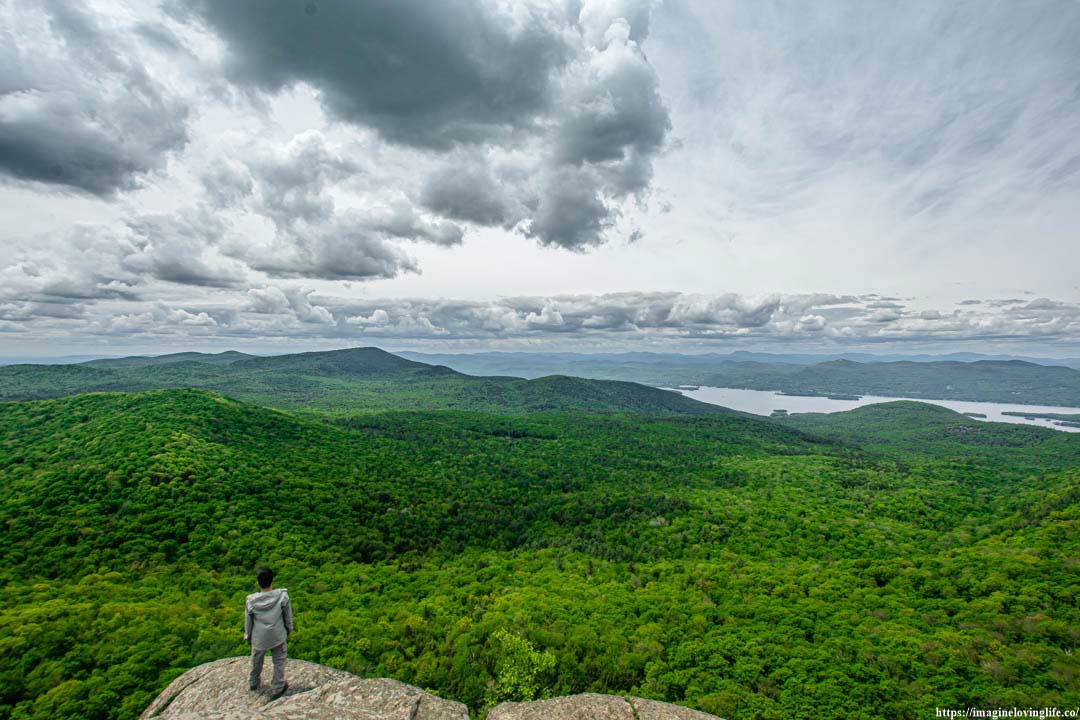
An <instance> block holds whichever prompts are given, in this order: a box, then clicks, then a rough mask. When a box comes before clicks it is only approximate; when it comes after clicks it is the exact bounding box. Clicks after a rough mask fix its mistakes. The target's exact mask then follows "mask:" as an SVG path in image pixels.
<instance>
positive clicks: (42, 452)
mask: <svg viewBox="0 0 1080 720" xmlns="http://www.w3.org/2000/svg"><path fill="white" fill-rule="evenodd" d="M375 357H377V358H381V360H382V361H384V362H386V363H389V367H388V368H384V370H389V371H391V372H402V373H404V374H405V377H413V375H411V373H413V372H415V371H417V369H416V368H412V367H411V366H410V365H407V364H402V363H398V362H396V361H394V360H392V359H390V358H383V357H381V356H375ZM356 360H357V359H356V358H355V357H350V356H349V355H337V356H331V357H329V358H326V357H319V358H316V361H317V362H318V363H328V365H325V366H324V371H326V372H332V373H333V374H334V376H335V377H338V378H340V377H341V375H342V373H345V372H353V373H360V374H363V373H367V372H371V369H370V368H371V366H370V364H368V363H364V362H358V361H357V362H356V363H354V361H356ZM237 362H238V363H239V362H244V363H248V362H252V363H254V361H249V360H242V361H237ZM292 363H300V367H303V368H305V370H306V371H308V372H310V371H311V370H310V368H311V367H312V366H311V364H310V363H309V362H308V361H307V360H297V359H292V360H286V359H278V360H274V361H273V362H272V363H268V364H267V365H264V364H262V363H255V365H256V367H262V368H264V371H265V372H267V373H268V374H271V375H272V374H274V373H276V372H278V371H279V370H280V371H281V372H293V371H295V368H296V367H297V366H296V365H294V364H292ZM235 364H237V363H233V365H235ZM274 364H284V367H282V366H280V365H279V366H278V367H277V370H274V369H273V366H274ZM161 367H168V365H165V366H161ZM425 372H426V371H425ZM439 372H443V373H444V374H445V373H446V371H439ZM380 377H382V375H380ZM446 377H448V378H451V379H453V378H454V377H455V376H454V375H451V374H446ZM551 382H554V383H556V384H562V383H563V382H564V380H562V379H559V378H556V379H554V380H552V381H551ZM580 387H582V386H578V385H573V386H571V387H570V388H556V389H557V390H559V391H560V392H561V391H568V392H570V391H575V390H576V389H579V388H580ZM584 387H586V388H592V387H597V386H595V385H591V384H586V385H585V386H584ZM599 387H605V386H603V385H600V386H599ZM583 401H584V402H592V401H591V400H590V399H589V398H584V399H583ZM864 410H866V411H871V410H872V411H873V413H875V414H874V418H876V419H874V418H868V419H867V420H866V422H862V421H860V422H850V420H851V416H848V417H847V418H846V420H848V422H840V423H837V424H836V426H835V427H833V428H831V429H830V428H826V427H824V426H823V425H820V424H819V426H817V427H815V428H814V429H815V431H818V430H820V431H821V432H822V433H823V434H826V435H829V436H830V437H831V440H817V439H815V438H814V437H812V436H811V435H808V434H807V433H806V432H804V431H801V430H797V429H794V428H790V427H786V426H785V425H781V424H779V423H777V422H774V421H771V420H767V419H761V418H753V417H746V416H742V415H737V414H732V413H726V414H725V413H718V414H717V413H714V414H704V415H694V414H681V415H677V414H670V413H669V414H651V415H650V414H632V413H615V414H611V413H580V412H569V413H568V412H555V413H552V412H548V413H531V414H516V415H496V414H492V413H478V412H461V411H453V412H451V411H439V412H431V411H425V412H401V411H395V412H364V413H361V414H356V415H351V416H340V417H329V416H326V415H318V414H312V413H303V414H298V413H291V412H281V411H278V410H273V409H269V408H266V407H262V406H259V405H254V404H250V403H246V402H242V401H238V400H235V399H229V398H226V397H223V396H221V395H218V394H216V393H213V392H209V391H205V390H191V389H168V390H154V391H150V392H144V393H91V394H81V395H76V396H74V397H67V398H62V399H55V400H44V401H33V402H7V403H0V526H2V527H4V530H5V535H4V542H3V543H0V637H2V638H3V640H2V641H0V717H3V718H20V719H35V720H36V719H41V720H44V719H45V718H48V719H49V720H56V719H61V720H63V719H67V718H71V719H74V718H78V719H79V720H99V719H108V720H133V719H134V718H135V717H137V716H138V714H139V712H140V711H141V709H142V708H143V707H145V706H146V704H147V703H148V702H149V700H150V699H151V698H152V697H153V696H154V695H156V694H157V692H159V691H160V690H161V689H162V688H163V687H164V686H165V685H166V684H168V683H169V682H170V681H171V680H172V679H174V678H175V677H177V676H178V675H179V674H180V673H182V672H183V671H184V670H185V669H186V668H188V667H192V666H194V665H197V664H200V663H202V662H206V661H209V660H212V659H215V658H220V657H228V656H233V655H237V654H242V653H243V652H244V645H243V642H242V640H241V634H240V628H241V622H240V619H241V611H240V609H241V608H242V603H243V599H244V596H245V594H246V593H247V592H250V591H251V590H252V589H253V588H252V582H253V580H252V569H253V567H254V566H255V565H256V564H258V563H269V564H271V565H272V566H273V567H274V568H275V569H276V570H277V572H278V576H279V579H280V580H281V584H282V585H284V586H287V587H288V588H289V590H290V594H291V596H292V598H293V604H294V609H295V612H296V622H297V630H296V632H295V633H294V637H293V638H291V639H290V644H289V652H290V656H291V657H295V658H298V659H307V660H312V661H315V662H320V663H323V664H327V665H331V666H334V667H338V668H342V669H345V670H348V671H350V672H354V673H356V674H358V675H362V676H386V677H394V678H397V679H400V680H402V681H404V682H408V683H411V684H414V685H418V686H421V687H426V688H431V689H432V690H434V691H436V692H438V693H439V694H440V695H442V696H443V697H449V698H454V699H458V700H461V701H463V702H465V703H467V704H468V705H469V706H470V708H471V709H472V710H473V711H474V713H482V712H483V711H484V709H485V708H486V707H489V705H488V703H490V702H493V701H497V700H498V699H499V698H494V699H493V698H492V696H491V690H490V689H491V687H492V684H491V681H492V678H493V677H495V675H496V674H497V673H498V672H500V668H504V667H505V663H506V662H507V661H506V656H505V654H504V649H503V648H504V644H500V641H499V640H498V638H500V637H505V634H506V633H511V635H512V637H513V638H515V639H514V642H515V643H516V646H517V647H520V648H522V652H525V653H544V654H547V655H550V656H551V657H552V658H553V659H554V661H553V663H552V664H551V665H550V666H549V667H550V669H549V670H544V671H542V672H536V671H534V672H533V675H531V676H530V677H531V678H532V681H533V682H535V683H536V686H537V688H539V689H540V690H541V691H543V692H546V693H550V694H552V695H563V694H571V693H577V692H587V691H596V692H608V693H614V694H632V695H638V696H644V697H650V698H656V699H662V700H667V701H673V702H679V703H683V704H686V705H689V706H690V707H694V708H698V709H702V710H705V711H708V712H712V713H714V714H717V715H720V716H722V717H727V718H732V719H733V720H750V719H751V718H782V717H820V716H824V717H840V716H844V717H869V716H871V715H873V716H876V715H888V716H895V717H923V716H926V715H927V713H931V714H932V713H933V711H934V707H940V706H949V707H966V706H976V707H996V706H998V705H999V704H1001V703H1008V704H1009V705H1014V704H1015V705H1032V706H1036V705H1038V706H1042V705H1051V706H1064V707H1068V706H1072V705H1074V704H1075V703H1076V702H1077V700H1078V699H1080V698H1078V697H1077V696H1078V693H1080V687H1078V686H1077V683H1076V680H1075V678H1076V677H1077V673H1078V670H1080V667H1078V660H1077V658H1076V656H1075V655H1074V654H1073V653H1072V649H1073V648H1074V647H1075V643H1076V640H1077V635H1076V628H1077V627H1080V611H1078V610H1077V607H1076V603H1075V598H1076V595H1077V592H1080V585H1078V580H1077V575H1076V573H1075V567H1074V565H1075V558H1076V556H1077V553H1078V552H1080V533H1078V523H1080V497H1078V495H1077V492H1078V491H1077V488H1078V487H1080V476H1078V474H1077V473H1078V470H1077V465H1076V464H1075V463H1074V462H1073V461H1071V460H1068V458H1069V457H1070V456H1069V452H1070V451H1071V452H1073V454H1075V450H1076V446H1077V445H1080V438H1077V437H1075V436H1071V435H1065V434H1061V433H1059V434H1056V435H1055V434H1054V433H1053V432H1052V431H1044V432H1041V433H1040V432H1038V429H1033V430H1035V432H1032V433H1030V434H1026V435H1022V434H1019V433H1011V432H1010V433H1008V437H1009V439H1010V440H1009V442H1008V443H984V444H980V445H979V446H978V447H979V448H980V452H979V454H978V455H977V456H975V457H970V456H968V451H969V450H970V448H971V446H970V444H969V443H968V442H967V441H968V437H966V436H965V435H964V434H959V435H958V434H956V433H951V432H947V431H945V430H947V429H948V428H951V427H966V426H967V422H965V419H963V418H956V417H953V416H952V415H951V414H950V415H946V414H944V413H939V414H938V415H937V416H935V418H937V419H934V418H930V419H929V421H930V422H931V423H937V424H936V425H934V426H933V428H932V429H931V430H930V431H928V432H927V437H931V436H933V435H934V434H935V433H937V434H938V435H940V438H939V439H938V441H937V442H938V443H939V444H938V445H937V446H934V445H931V444H929V443H926V442H924V437H923V436H918V435H904V434H903V432H910V433H913V432H915V431H916V430H915V429H916V426H917V425H918V424H919V423H923V422H926V421H927V414H928V413H932V412H936V410H935V409H930V408H925V407H922V406H919V405H914V406H912V405H909V404H900V405H898V406H885V407H878V408H873V409H871V408H865V409H864ZM871 419H873V422H872V423H871ZM811 420H812V419H810V420H807V423H806V424H807V425H810V424H812V422H811ZM968 422H970V421H968ZM871 426H872V427H875V428H877V429H876V430H874V431H873V432H870V433H868V434H867V433H864V434H863V435H862V436H853V435H852V433H853V432H856V431H859V432H862V431H863V429H864V428H865V427H871ZM978 426H979V427H980V428H984V427H986V425H985V424H978ZM845 427H847V428H849V430H845ZM904 428H907V430H904ZM1002 429H1003V430H1009V431H1011V430H1013V428H1002ZM1018 429H1019V430H1027V429H1026V428H1018ZM901 430H903V432H901ZM1049 435H1055V437H1057V438H1060V441H1061V444H1060V445H1058V446H1055V447H1056V449H1055V450H1054V451H1053V452H1050V449H1051V444H1050V443H1049V442H1048V440H1047V437H1044V436H1049ZM1002 437H1004V436H1002ZM857 441H864V442H868V443H870V444H871V445H873V446H874V447H871V448H870V450H869V451H866V450H864V449H862V448H861V447H859V442H857ZM838 443H842V444H838ZM1070 443H1071V445H1070ZM907 446H910V447H911V449H910V450H904V452H903V456H902V457H891V456H890V454H889V450H890V448H894V449H895V448H900V449H902V448H905V447H907ZM866 708H873V712H872V713H866V712H864V710H865V709H866Z"/></svg>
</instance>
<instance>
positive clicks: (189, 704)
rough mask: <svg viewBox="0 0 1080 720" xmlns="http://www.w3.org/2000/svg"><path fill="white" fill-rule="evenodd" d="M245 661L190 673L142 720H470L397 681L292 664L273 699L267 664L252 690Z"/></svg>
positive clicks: (452, 705) (458, 708)
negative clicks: (282, 687)
mask: <svg viewBox="0 0 1080 720" xmlns="http://www.w3.org/2000/svg"><path fill="white" fill-rule="evenodd" d="M248 663H249V660H248V658H246V657H236V658H226V659H224V660H217V661H215V662H211V663H206V664H205V665H200V666H198V667H195V668H192V669H191V670H188V671H187V672H186V673H184V674H183V675H181V676H180V677H178V678H176V680H174V681H173V682H172V683H171V684H170V685H169V686H168V687H167V688H165V690H164V691H163V692H162V693H161V694H160V695H159V696H158V697H157V699H155V700H154V702H152V703H151V704H150V706H149V707H147V708H146V710H144V711H143V714H142V715H141V716H140V720H150V718H154V719H155V720H271V719H273V720H278V719H282V720H284V719H285V718H288V720H337V719H339V718H340V720H468V718H469V712H468V709H467V708H466V707H465V706H464V705H462V704H461V703H458V702H453V701H451V700H443V699H442V698H438V697H435V696H434V695H432V694H430V693H427V692H424V691H423V690H421V689H420V688H416V687H413V686H412V685H406V684H405V683H402V682H398V681H397V680H387V679H376V680H365V679H362V678H358V677H356V676H355V675H353V674H352V673H347V672H345V671H343V670H334V669H333V668H328V667H325V666H323V665H317V664H315V663H309V662H304V661H303V660H289V664H288V667H287V669H286V671H285V677H286V680H287V681H288V683H289V689H288V691H287V692H286V693H285V695H284V696H283V697H281V698H279V699H277V700H271V699H270V690H269V687H270V677H271V674H272V672H273V670H272V668H271V663H270V662H269V661H267V662H266V664H265V665H264V667H263V675H262V688H260V689H259V690H258V691H254V692H253V691H251V690H248V685H247V682H248V680H247V673H248V667H249V664H248Z"/></svg>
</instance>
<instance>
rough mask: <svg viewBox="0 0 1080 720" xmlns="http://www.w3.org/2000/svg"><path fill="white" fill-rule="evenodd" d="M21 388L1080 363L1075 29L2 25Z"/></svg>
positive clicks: (221, 17) (7, 263)
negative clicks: (157, 369) (126, 371)
mask: <svg viewBox="0 0 1080 720" xmlns="http://www.w3.org/2000/svg"><path fill="white" fill-rule="evenodd" d="M0 67H2V68H4V70H3V72H2V73H0V218H2V222H0V355H2V356H9V357H12V356H14V357H17V356H48V355H70V354H103V355H108V354H126V353H135V352H139V353H142V352H160V353H164V352H173V351H179V350H204V351H220V350H225V349H239V350H246V351H251V352H289V351H296V350H314V349H330V348H337V347H349V346H357V345H377V346H380V347H384V348H387V349H392V350H393V349H399V350H406V349H410V350H427V351H432V352H469V351H482V350H518V351H528V350H543V351H563V350H574V351H580V352H590V351H591V352H603V351H620V350H650V351H658V352H663V351H671V352H728V351H733V350H745V349H753V350H766V351H774V352H790V351H798V352H823V353H824V352H837V351H849V350H859V351H869V352H881V353H896V352H909V351H910V352H920V353H923V352H940V353H947V352H956V351H965V352H967V351H976V352H978V351H981V352H994V353H1001V352H1005V353H1014V354H1027V355H1041V356H1046V357H1066V356H1080V2H1077V1H1076V0H1023V1H1020V0H1008V1H1004V2H994V1H993V0H975V1H967V0H955V1H953V2H948V3H942V2H937V1H933V2H917V1H916V2H906V3H885V2H864V1H862V0H852V1H850V2H838V1H836V0H822V1H820V2H815V3H796V2H769V1H768V0H753V1H750V0H746V1H730V2H729V1H727V0H663V1H661V0H535V1H533V0H440V1H439V2H431V1H430V0H392V1H391V0H371V1H370V2H363V3H356V2H351V1H347V0H339V1H331V0H277V1H275V2H264V1H263V0H230V2H227V3H225V2H218V1H217V0H163V1H162V2H157V3H155V2H131V3H126V2H120V1H118V0H117V1H112V2H98V1H94V0H89V1H87V0H83V1H80V2H66V1H64V0H38V1H37V2H24V1H18V0H0Z"/></svg>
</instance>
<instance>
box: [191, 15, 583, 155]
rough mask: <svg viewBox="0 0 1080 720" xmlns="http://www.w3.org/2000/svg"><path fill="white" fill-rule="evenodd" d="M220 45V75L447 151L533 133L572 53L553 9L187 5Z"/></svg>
mask: <svg viewBox="0 0 1080 720" xmlns="http://www.w3.org/2000/svg"><path fill="white" fill-rule="evenodd" d="M183 4H184V5H186V6H187V7H188V8H189V9H190V10H191V11H193V12H194V13H195V14H196V15H198V17H200V18H201V19H202V20H203V21H205V22H206V23H207V24H208V25H209V26H210V27H211V28H213V30H214V31H215V32H216V33H218V34H219V35H220V36H221V37H222V38H223V39H225V40H226V41H227V43H228V49H229V55H228V61H227V72H228V73H229V76H230V77H231V78H232V79H233V80H234V81H235V82H237V83H239V84H241V85H248V86H252V87H255V88H259V89H262V90H265V91H268V92H276V91H278V90H280V89H282V88H284V87H287V86H290V85H292V84H294V83H297V82H305V83H308V84H310V85H312V86H313V87H316V88H318V89H319V90H320V91H321V93H322V96H321V97H322V100H323V103H324V104H325V106H326V108H327V110H329V111H330V112H331V113H332V114H333V115H334V116H335V117H337V118H339V119H342V120H347V121H350V122H357V123H362V124H364V125H369V126H371V127H374V128H376V129H377V130H378V131H379V132H380V133H382V134H383V135H384V136H385V137H387V138H389V139H392V140H394V141H397V142H402V143H406V144H410V145H420V146H427V147H433V148H441V149H446V148H448V147H449V146H450V145H452V144H453V143H455V142H461V141H474V140H478V139H486V138H487V137H489V136H490V135H492V134H502V133H505V132H507V131H510V130H513V129H515V128H520V127H528V126H530V125H532V124H533V123H534V122H535V121H536V119H537V116H538V115H539V114H541V113H542V112H544V111H545V110H546V108H547V105H548V102H549V99H550V98H549V95H550V84H551V76H552V73H553V72H554V71H555V70H556V69H558V68H559V67H561V66H562V65H564V64H565V63H566V62H567V61H568V60H569V58H570V57H571V56H572V53H573V49H572V47H571V46H570V45H569V44H568V42H567V40H566V38H565V37H564V35H563V30H564V29H565V28H566V27H567V26H568V24H569V23H570V22H571V19H572V18H570V17H569V15H567V14H566V13H565V12H563V11H561V8H558V7H557V6H553V7H552V8H550V9H544V8H540V7H528V6H521V7H517V8H509V7H501V8H500V7H496V6H495V5H494V3H486V2H475V1H474V0H443V1H441V2H436V3H433V2H428V0H371V1H369V2H348V1H347V0H318V1H317V2H309V3H304V2H278V3H266V2H262V1H261V0H235V1H231V2H216V1H215V0H186V2H184V3H183Z"/></svg>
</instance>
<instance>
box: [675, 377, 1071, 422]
mask: <svg viewBox="0 0 1080 720" xmlns="http://www.w3.org/2000/svg"><path fill="white" fill-rule="evenodd" d="M665 389H666V390H674V391H676V392H679V393H682V394H683V395H685V396H687V397H690V398H693V399H694V400H700V401H701V402H707V403H711V404H713V405H723V406H724V407H729V408H731V409H732V410H741V411H742V412H748V413H753V414H755V415H771V414H772V412H773V410H787V411H788V413H792V414H793V413H808V412H817V413H833V412H841V411H843V410H852V409H854V408H857V407H861V406H863V405H871V404H873V403H883V402H893V401H895V400H914V401H916V402H924V403H930V404H932V405H941V406H942V407H947V408H949V409H950V410H955V411H956V412H960V413H979V414H981V415H985V416H986V417H976V418H974V419H975V420H986V421H988V422H1007V423H1015V424H1018V425H1039V426H1040V427H1047V428H1051V429H1053V430H1062V431H1064V432H1080V428H1077V427H1068V426H1065V425H1059V424H1057V423H1056V422H1054V421H1053V420H1049V419H1046V418H1024V417H1017V416H1015V415H1004V414H1003V413H1006V412H1026V413H1040V414H1041V413H1059V414H1065V415H1069V414H1071V415H1080V408H1075V407H1055V406H1051V405H1016V404H1013V403H992V402H973V401H968V400H927V399H925V398H898V397H882V396H880V395H863V396H862V397H861V398H859V399H858V400H833V399H832V398H827V397H807V396H804V395H781V394H780V393H778V392H772V391H768V390H736V389H735V388H721V387H706V386H702V387H699V388H697V389H689V388H665Z"/></svg>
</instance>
